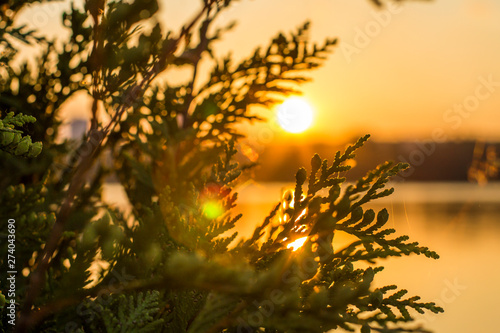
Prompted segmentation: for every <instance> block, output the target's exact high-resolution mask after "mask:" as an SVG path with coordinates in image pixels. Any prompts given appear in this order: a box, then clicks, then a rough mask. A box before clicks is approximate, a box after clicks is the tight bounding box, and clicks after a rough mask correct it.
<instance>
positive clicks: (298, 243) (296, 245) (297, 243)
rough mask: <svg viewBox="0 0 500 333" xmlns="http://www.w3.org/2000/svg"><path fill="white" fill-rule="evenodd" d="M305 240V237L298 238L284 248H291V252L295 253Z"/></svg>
mask: <svg viewBox="0 0 500 333" xmlns="http://www.w3.org/2000/svg"><path fill="white" fill-rule="evenodd" d="M306 240H307V236H306V237H302V238H299V239H297V240H295V241H293V242H291V243H290V244H288V245H287V247H286V248H287V249H289V248H292V250H293V251H297V250H298V249H299V248H300V247H301V246H302V245H304V243H305V242H306Z"/></svg>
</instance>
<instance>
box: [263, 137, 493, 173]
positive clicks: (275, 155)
mask: <svg viewBox="0 0 500 333" xmlns="http://www.w3.org/2000/svg"><path fill="white" fill-rule="evenodd" d="M344 147H345V146H344V145H342V146H340V145H329V144H312V145H290V144H288V145H270V146H268V147H266V148H265V149H264V150H263V151H262V152H261V154H260V158H259V164H260V165H261V166H262V167H258V168H257V169H256V171H255V179H256V180H257V181H278V182H289V181H294V179H295V178H294V177H295V172H296V170H297V169H298V168H299V167H301V166H305V167H306V168H309V167H310V159H311V156H313V154H314V153H318V154H320V156H321V157H323V158H328V159H329V160H330V159H332V158H333V156H334V154H335V152H336V151H337V150H342V149H344ZM497 152H500V144H499V143H494V144H493V143H491V144H484V143H480V142H474V141H461V142H445V143H436V142H423V141H422V142H395V143H382V142H373V141H371V142H370V141H369V142H368V143H367V144H366V145H365V147H363V148H362V149H360V150H359V151H358V152H357V157H356V161H357V163H356V166H355V167H354V168H353V169H351V170H350V171H349V172H348V173H347V175H346V176H347V178H348V179H357V178H359V177H361V176H363V175H364V174H365V173H366V172H367V171H368V170H371V169H372V168H374V167H375V166H376V165H378V164H380V163H383V162H384V161H388V160H390V161H395V162H406V163H409V164H410V165H411V168H410V169H408V170H406V171H405V172H404V173H403V174H401V175H400V177H398V179H396V180H397V181H467V180H470V176H471V175H474V174H476V173H478V172H479V173H481V172H484V173H485V174H487V177H486V178H487V179H488V181H497V180H499V177H498V174H496V172H494V169H495V163H498V162H499V159H498V158H497V156H496V153H497ZM471 167H472V169H471ZM471 170H473V171H472V172H471Z"/></svg>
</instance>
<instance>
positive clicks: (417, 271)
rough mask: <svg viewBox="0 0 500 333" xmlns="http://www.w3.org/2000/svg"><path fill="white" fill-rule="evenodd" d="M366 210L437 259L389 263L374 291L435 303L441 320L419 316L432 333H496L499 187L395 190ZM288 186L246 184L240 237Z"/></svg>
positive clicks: (499, 314)
mask: <svg viewBox="0 0 500 333" xmlns="http://www.w3.org/2000/svg"><path fill="white" fill-rule="evenodd" d="M393 186H394V187H395V193H394V194H393V195H391V196H389V197H387V198H383V199H380V200H379V201H378V203H376V204H372V205H371V207H372V208H373V209H375V210H376V211H378V210H380V209H382V208H384V207H385V208H387V210H388V211H389V214H390V219H389V222H388V223H389V225H390V226H391V227H394V228H395V229H396V230H397V231H398V234H407V235H409V236H410V239H411V240H415V241H418V242H419V243H420V244H421V245H424V246H428V247H429V248H431V249H432V250H434V251H436V252H437V253H438V254H439V255H440V256H441V258H440V259H438V260H432V259H427V258H425V257H423V256H412V257H404V258H395V259H388V260H386V261H383V262H381V263H380V264H381V265H382V266H385V270H384V271H382V272H381V273H379V274H378V275H377V278H376V280H375V282H376V285H377V286H383V285H389V284H397V285H398V286H399V287H400V288H404V289H407V290H408V291H409V295H420V296H422V299H423V300H426V301H434V302H436V303H437V304H439V305H440V306H442V307H443V308H444V309H445V313H442V314H439V315H434V314H427V315H418V314H417V315H418V316H419V317H418V318H419V320H418V322H419V323H421V324H422V325H424V326H425V327H426V328H428V329H430V330H432V331H434V332H437V333H473V332H479V333H498V332H500V184H487V185H485V186H478V185H475V184H469V183H399V184H394V185H393ZM286 188H293V184H291V185H288V186H287V185H286V184H265V185H259V184H250V185H248V186H247V187H245V188H243V189H242V190H240V191H239V194H240V201H239V202H240V204H239V206H240V210H241V211H242V213H243V214H244V217H243V220H242V223H241V225H242V227H241V229H242V231H243V232H250V229H251V226H252V225H255V223H258V222H260V221H262V220H263V218H264V217H265V216H266V215H267V213H268V212H269V210H270V209H271V208H272V207H273V205H274V203H275V202H277V200H279V199H280V196H281V193H282V192H283V190H284V189H286Z"/></svg>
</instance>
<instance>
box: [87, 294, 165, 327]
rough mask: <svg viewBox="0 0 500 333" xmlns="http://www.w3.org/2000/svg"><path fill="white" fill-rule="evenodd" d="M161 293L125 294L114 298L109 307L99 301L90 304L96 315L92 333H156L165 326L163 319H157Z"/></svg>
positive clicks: (89, 306)
mask: <svg viewBox="0 0 500 333" xmlns="http://www.w3.org/2000/svg"><path fill="white" fill-rule="evenodd" d="M159 294H160V293H159V292H158V291H152V292H146V293H145V294H144V293H142V292H139V293H137V294H136V295H129V296H128V297H127V296H126V295H124V294H121V295H117V296H116V297H112V299H111V301H110V302H109V304H108V305H107V306H102V305H101V304H100V303H99V302H98V301H99V299H98V300H97V301H94V302H92V303H91V304H88V305H87V307H88V308H89V309H91V311H93V312H94V313H95V315H96V319H95V320H94V321H93V322H92V324H91V325H90V329H91V331H92V332H106V333H131V332H138V333H148V332H154V331H156V330H158V329H160V327H161V326H162V324H163V319H157V318H156V319H155V316H156V315H157V313H158V311H159Z"/></svg>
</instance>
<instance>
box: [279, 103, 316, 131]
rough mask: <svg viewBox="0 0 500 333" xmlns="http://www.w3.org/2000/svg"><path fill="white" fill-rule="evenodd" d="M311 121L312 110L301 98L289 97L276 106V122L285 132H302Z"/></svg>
mask: <svg viewBox="0 0 500 333" xmlns="http://www.w3.org/2000/svg"><path fill="white" fill-rule="evenodd" d="M312 121H313V110H312V108H311V106H310V105H309V103H308V102H307V101H306V100H304V99H303V98H299V97H291V98H289V99H287V100H286V101H285V102H284V103H283V104H281V105H280V107H279V108H278V123H279V124H280V126H281V127H282V128H283V129H284V130H285V131H287V132H290V133H301V132H304V131H305V130H306V129H308V128H309V127H310V126H311V124H312Z"/></svg>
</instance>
